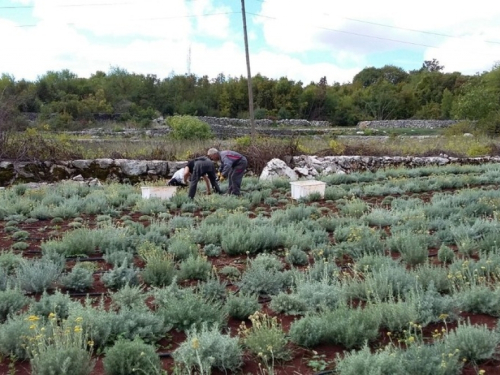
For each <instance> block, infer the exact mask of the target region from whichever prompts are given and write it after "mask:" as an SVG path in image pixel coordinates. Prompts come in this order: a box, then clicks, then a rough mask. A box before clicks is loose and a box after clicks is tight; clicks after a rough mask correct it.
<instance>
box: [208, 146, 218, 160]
mask: <svg viewBox="0 0 500 375" xmlns="http://www.w3.org/2000/svg"><path fill="white" fill-rule="evenodd" d="M207 156H208V157H209V158H210V159H212V160H219V159H220V155H219V150H217V149H216V148H213V147H212V148H210V149H208V151H207Z"/></svg>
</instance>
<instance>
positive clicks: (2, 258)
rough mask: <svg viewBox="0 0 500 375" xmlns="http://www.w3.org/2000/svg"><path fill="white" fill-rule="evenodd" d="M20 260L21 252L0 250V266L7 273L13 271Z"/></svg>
mask: <svg viewBox="0 0 500 375" xmlns="http://www.w3.org/2000/svg"><path fill="white" fill-rule="evenodd" d="M22 262H23V256H22V254H15V253H14V252H13V251H2V252H0V268H1V269H3V270H4V271H5V272H6V273H7V274H11V273H13V272H14V271H15V270H16V269H17V267H19V265H20V264H21V263H22Z"/></svg>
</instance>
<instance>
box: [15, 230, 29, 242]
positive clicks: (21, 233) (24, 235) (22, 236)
mask: <svg viewBox="0 0 500 375" xmlns="http://www.w3.org/2000/svg"><path fill="white" fill-rule="evenodd" d="M29 237H30V233H29V232H28V231H25V230H18V231H17V232H14V233H12V239H13V240H14V241H19V240H21V241H24V240H27V239H28V238H29Z"/></svg>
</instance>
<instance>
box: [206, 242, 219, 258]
mask: <svg viewBox="0 0 500 375" xmlns="http://www.w3.org/2000/svg"><path fill="white" fill-rule="evenodd" d="M221 251H222V248H221V247H220V246H217V245H215V244H208V245H205V247H204V248H203V252H204V253H205V255H206V256H207V257H218V256H219V255H220V253H221Z"/></svg>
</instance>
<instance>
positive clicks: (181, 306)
mask: <svg viewBox="0 0 500 375" xmlns="http://www.w3.org/2000/svg"><path fill="white" fill-rule="evenodd" d="M151 294H152V296H153V297H154V302H153V303H154V304H155V305H156V312H157V314H159V316H161V317H162V318H163V319H164V322H165V324H166V325H171V326H172V327H173V328H176V329H178V330H184V331H186V330H188V329H190V328H191V327H192V326H193V325H194V326H195V327H196V328H198V329H200V328H201V326H202V323H206V324H207V325H208V326H213V325H218V326H220V327H221V326H223V325H224V324H225V323H226V318H227V312H226V310H225V309H224V308H223V305H222V303H220V302H218V301H207V300H206V299H205V298H204V297H203V296H202V295H201V294H199V293H196V292H195V291H194V290H193V289H191V288H184V289H180V288H179V287H178V286H177V285H176V283H172V284H171V285H170V286H168V287H165V288H154V289H153V290H152V292H151Z"/></svg>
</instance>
